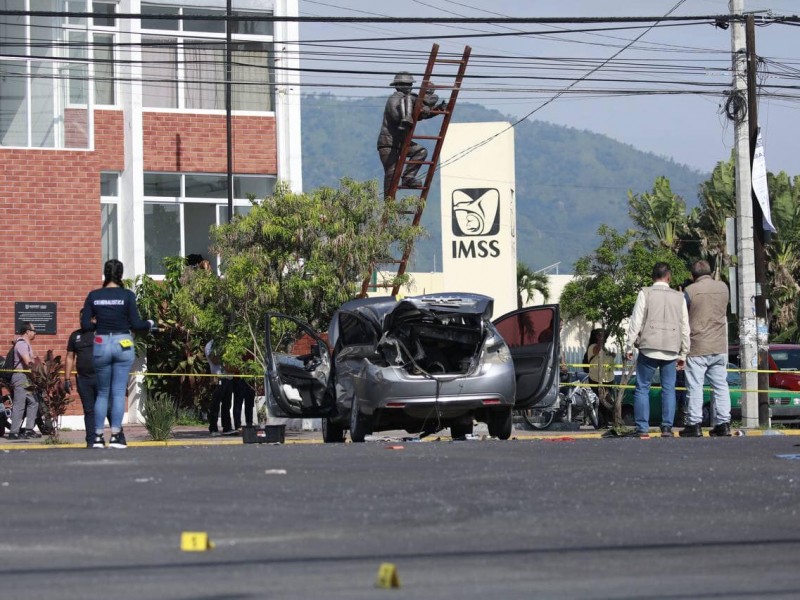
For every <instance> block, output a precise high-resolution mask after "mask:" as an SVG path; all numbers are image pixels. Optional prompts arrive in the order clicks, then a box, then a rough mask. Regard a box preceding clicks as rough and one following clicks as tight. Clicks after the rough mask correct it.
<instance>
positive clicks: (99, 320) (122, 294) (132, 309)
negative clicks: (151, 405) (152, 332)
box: [81, 258, 154, 448]
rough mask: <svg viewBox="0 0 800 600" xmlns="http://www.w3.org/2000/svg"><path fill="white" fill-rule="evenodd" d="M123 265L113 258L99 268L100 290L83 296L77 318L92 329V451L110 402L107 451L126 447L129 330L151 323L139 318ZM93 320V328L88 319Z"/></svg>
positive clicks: (130, 354)
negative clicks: (94, 393) (124, 424)
mask: <svg viewBox="0 0 800 600" xmlns="http://www.w3.org/2000/svg"><path fill="white" fill-rule="evenodd" d="M122 272H123V265H122V263H121V262H120V261H118V260H117V259H114V258H112V259H111V260H108V261H106V264H105V266H104V267H103V277H104V280H103V287H102V288H99V289H96V290H92V291H91V292H89V295H88V296H86V301H85V302H84V304H83V314H82V315H81V327H82V328H83V329H91V328H94V348H93V359H94V370H95V376H96V378H97V398H96V400H95V404H94V416H95V419H94V427H95V436H94V443H93V444H92V448H104V447H105V438H104V437H103V426H104V422H105V418H106V413H107V412H108V405H109V402H110V403H111V439H110V441H109V446H110V447H111V448H127V444H126V442H125V434H124V433H123V432H122V416H123V414H124V413H125V404H126V402H125V401H126V398H127V391H128V377H129V375H130V371H131V366H132V365H133V359H134V358H135V352H134V349H133V334H132V331H146V330H149V329H151V328H152V327H153V325H154V322H153V321H145V320H142V319H141V318H140V317H139V310H138V308H137V307H136V296H135V295H134V294H133V292H132V291H131V290H127V289H125V287H124V286H123V283H122ZM93 318H94V319H95V323H94V325H93V324H92V319H93Z"/></svg>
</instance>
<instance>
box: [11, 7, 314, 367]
mask: <svg viewBox="0 0 800 600" xmlns="http://www.w3.org/2000/svg"><path fill="white" fill-rule="evenodd" d="M297 5H298V2H297V0H233V2H232V10H231V15H230V16H232V17H233V19H232V20H230V21H229V22H230V23H231V31H230V36H228V32H227V31H226V19H225V17H226V12H227V6H226V0H147V1H140V0H120V1H119V2H116V1H114V0H3V2H2V3H0V225H1V226H2V227H1V228H0V236H2V248H3V250H4V253H3V259H4V260H2V261H0V286H2V292H3V293H2V295H0V340H4V341H6V342H7V341H9V340H10V339H11V336H12V334H13V330H14V329H15V327H16V322H17V320H18V319H19V318H20V317H21V316H23V315H24V316H26V317H32V318H34V319H39V320H41V323H42V326H43V327H44V328H45V330H46V335H43V336H40V337H39V338H38V339H37V340H36V342H35V348H36V349H37V350H38V351H39V352H40V354H43V353H44V350H45V349H48V348H52V349H53V350H55V351H57V352H58V353H60V354H63V353H64V349H65V346H66V340H67V337H68V335H69V333H70V332H71V331H72V330H73V329H75V328H76V327H77V323H78V311H79V309H80V307H81V306H82V304H83V300H84V298H85V296H86V293H87V292H88V291H89V290H91V289H93V288H95V287H98V286H99V284H100V282H101V280H102V265H103V262H104V261H105V260H106V259H108V258H112V257H116V258H119V259H120V260H122V261H123V263H124V264H125V275H126V277H131V278H132V277H134V276H136V275H139V274H142V273H148V274H151V275H154V276H158V275H159V274H161V273H163V266H162V263H161V260H162V258H164V257H166V256H174V255H184V256H188V255H190V254H201V255H203V256H204V257H205V258H207V259H209V260H210V261H211V262H212V264H216V257H214V256H213V255H212V254H211V253H210V252H209V227H210V226H212V225H215V224H218V223H222V222H225V221H227V218H228V216H227V215H228V180H227V172H228V153H227V147H228V139H229V137H228V132H229V130H228V127H227V122H228V111H227V109H226V87H227V86H226V80H229V81H230V82H231V83H230V88H229V89H230V92H231V95H230V98H231V104H230V106H231V113H230V114H231V119H230V123H231V126H230V140H231V145H232V152H231V156H232V172H233V196H234V201H233V205H234V211H244V210H247V207H248V206H249V201H248V197H249V195H254V196H255V197H257V198H260V197H264V196H265V195H267V194H269V193H270V192H271V190H272V189H273V188H274V185H275V182H276V181H278V180H281V181H284V182H287V183H288V184H289V185H290V187H291V188H292V189H293V190H296V191H300V189H301V187H302V181H301V160H300V99H299V98H300V95H299V89H298V68H297V67H298V63H299V58H298V48H297V41H298V28H297V23H296V22H283V21H280V20H270V19H269V17H271V16H278V17H280V16H296V15H297V11H298V6H297ZM228 37H230V44H231V45H230V56H231V60H230V62H228V61H227V60H226V58H227V55H228V52H227V46H226V40H227V38H228ZM228 65H230V66H229V68H230V77H229V78H228V77H227V72H228V71H227V68H228Z"/></svg>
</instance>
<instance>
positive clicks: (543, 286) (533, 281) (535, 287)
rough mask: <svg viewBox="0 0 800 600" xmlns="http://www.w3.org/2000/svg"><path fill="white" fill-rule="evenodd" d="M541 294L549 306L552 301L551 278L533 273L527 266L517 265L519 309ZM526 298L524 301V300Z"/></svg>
mask: <svg viewBox="0 0 800 600" xmlns="http://www.w3.org/2000/svg"><path fill="white" fill-rule="evenodd" d="M535 292H539V293H540V294H541V295H542V298H543V299H544V303H545V304H547V302H548V300H550V278H549V277H548V276H547V275H546V274H545V273H539V272H537V271H533V270H532V269H531V268H530V267H528V266H527V265H525V264H523V263H521V262H518V263H517V308H522V307H523V306H525V304H526V303H528V302H530V301H531V300H532V299H533V294H534V293H535ZM523 296H524V298H525V299H524V300H523Z"/></svg>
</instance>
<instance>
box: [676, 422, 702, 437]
mask: <svg viewBox="0 0 800 600" xmlns="http://www.w3.org/2000/svg"><path fill="white" fill-rule="evenodd" d="M678 435H679V436H680V437H703V430H702V428H701V427H700V423H695V424H694V425H687V426H686V427H684V428H683V429H682V430H681V432H680V433H679V434H678Z"/></svg>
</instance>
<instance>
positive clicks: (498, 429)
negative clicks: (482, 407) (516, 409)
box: [486, 407, 513, 440]
mask: <svg viewBox="0 0 800 600" xmlns="http://www.w3.org/2000/svg"><path fill="white" fill-rule="evenodd" d="M512 425H513V419H512V410H511V408H510V407H509V408H503V409H500V410H495V411H492V412H490V413H489V414H488V415H487V417H486V426H487V427H488V428H489V435H490V436H492V437H496V438H497V439H500V440H507V439H508V438H510V437H511V429H512Z"/></svg>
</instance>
